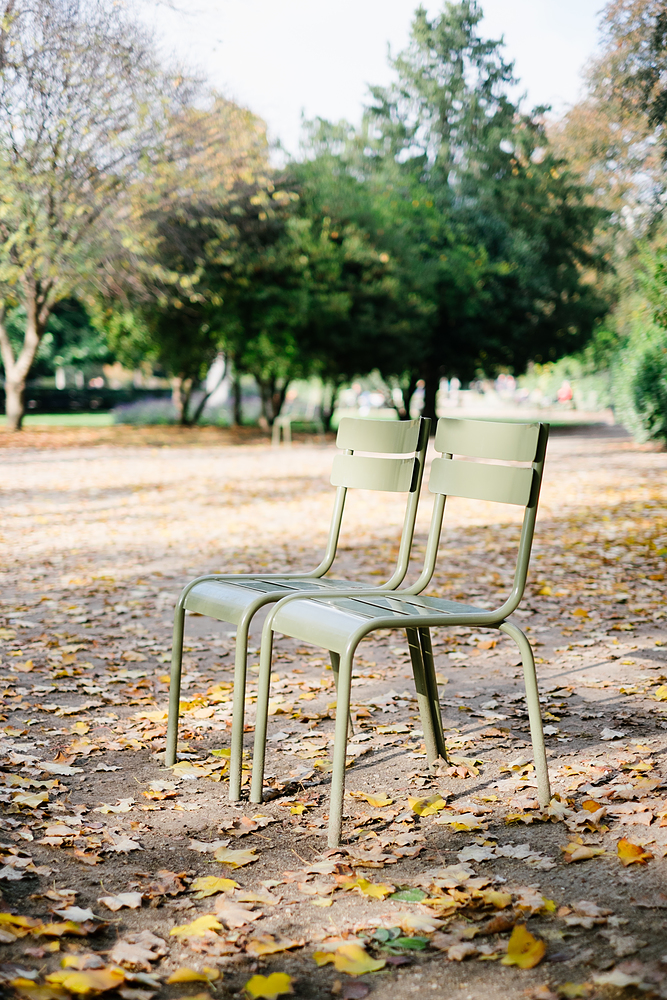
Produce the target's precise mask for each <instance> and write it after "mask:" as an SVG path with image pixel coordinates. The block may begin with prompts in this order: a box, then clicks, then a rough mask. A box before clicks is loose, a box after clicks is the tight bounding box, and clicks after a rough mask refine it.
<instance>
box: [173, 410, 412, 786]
mask: <svg viewBox="0 0 667 1000" xmlns="http://www.w3.org/2000/svg"><path fill="white" fill-rule="evenodd" d="M352 423H355V424H364V425H368V424H371V423H372V424H383V425H385V426H388V425H389V422H388V421H384V420H383V421H379V420H376V421H369V420H367V419H365V418H360V419H358V420H356V419H355V418H344V419H343V420H341V426H340V427H339V432H338V437H337V440H339V439H340V438H341V437H342V439H343V442H344V444H343V454H342V455H341V454H339V455H338V456H336V457H337V458H343V457H344V456H349V455H353V454H354V453H355V450H354V449H353V448H351V447H347V446H346V444H345V442H347V443H350V440H351V437H353V436H354V434H352V435H351V434H350V424H352ZM411 423H412V424H414V423H415V421H411ZM389 426H391V427H392V428H395V427H398V426H399V423H398V422H397V421H392V422H391V425H389ZM403 426H405V425H403ZM430 429H431V421H430V419H429V418H424V417H420V418H418V430H417V438H416V445H415V448H414V452H410V453H409V454H411V455H414V458H415V460H416V462H417V465H416V466H415V468H416V475H414V476H413V482H412V484H411V489H410V490H409V491H405V492H407V494H408V500H407V503H406V510H405V516H404V519H403V528H402V531H401V541H400V544H399V551H398V555H397V559H396V566H395V569H394V572H393V573H392V575H391V576H390V577H389V579H388V580H387V581H386V582H385V583H383V584H381V585H380V586H379V587H373V588H372V591H373V593H375V592H376V591H379V592H382V593H384V592H386V591H393V590H395V589H396V588H397V587H399V586H400V585H401V583H402V582H403V580H404V579H405V575H406V573H407V571H408V566H409V562H410V554H411V550H412V542H413V538H414V529H415V521H416V517H417V508H418V505H419V497H420V491H421V485H422V480H423V475H424V466H425V461H426V450H427V447H428V441H429V434H430ZM364 430H367V431H368V432H370V434H371V436H372V434H373V433H374V432H373V430H372V429H371V428H359V427H358V428H357V431H358V432H359V433H360V434H362V435H363V432H364ZM368 450H369V451H373V450H375V451H379V450H380V449H373V448H369V449H368ZM356 451H357V452H359V451H361V452H363V451H364V447H363V444H362V446H357V448H356ZM399 453H400V452H399V451H398V450H397V452H393V453H392V454H399ZM406 454H407V453H406ZM334 462H335V460H334ZM332 475H333V473H332ZM362 485H363V484H362ZM350 488H352V487H350V486H346V485H338V486H337V487H336V492H335V495H334V504H333V511H332V515H331V523H330V526H329V533H328V537H327V542H326V547H325V551H324V555H323V557H322V559H321V561H320V563H319V564H318V565H317V566H316V567H315V568H314V569H312V570H310V571H306V572H297V573H248V574H227V573H209V574H205V575H204V576H200V577H197V578H196V579H194V580H191V581H190V582H189V583H188V584H187V585H186V586H185V587H184V588H183V590H182V591H181V594H180V596H179V599H178V602H177V604H176V608H175V609H174V627H173V636H172V656H171V676H170V685H169V714H168V721H167V746H166V752H165V764H166V766H167V767H171V766H172V765H173V764H175V763H176V759H177V746H178V719H179V707H180V695H181V675H182V661H183V639H184V633H185V613H186V603H187V599H188V595H189V594H190V591H191V590H192V589H193V588H194V587H196V586H197V584H200V583H203V582H206V581H217V582H220V583H228V584H232V585H234V584H236V585H238V586H240V587H242V586H243V583H244V582H246V583H248V582H250V581H253V580H263V581H270V580H276V581H281V582H284V581H289V582H290V583H292V584H295V583H296V582H297V581H299V580H303V581H308V580H316V579H321V578H322V577H324V575H325V574H326V573H328V571H329V570H330V569H331V567H332V566H333V564H334V561H335V558H336V554H337V549H338V542H339V539H340V532H341V527H342V522H343V514H344V509H345V500H346V497H347V491H348V489H350ZM375 488H378V489H381V487H375ZM401 492H403V491H401ZM332 582H333V581H332ZM342 582H343V583H344V584H347V583H349V588H348V587H347V586H343V587H341V588H340V589H339V591H336V592H343V593H347V592H348V589H349V591H350V592H356V593H358V592H359V591H364V592H366V590H370V589H371V588H370V587H369V586H368V585H367V584H363V583H360V584H359V585H358V587H355V585H354V582H353V581H342ZM284 595H285V588H284V587H281V588H276V590H275V591H269V592H264V593H258V595H257V597H256V598H254V600H252V601H250V602H249V603H248V605H247V607H246V608H245V609H244V611H243V613H242V615H241V618H240V619H239V621H238V622H237V625H236V647H235V657H234V689H233V690H234V693H233V702H232V734H231V751H230V762H229V799H230V801H232V802H236V801H238V800H239V799H240V797H241V781H242V765H243V735H244V728H245V691H246V675H247V662H248V638H249V632H250V627H251V624H252V620H253V618H254V616H255V615H256V614H257V612H258V611H260V610H261V609H262V608H263V607H265V606H266V605H268V604H272V603H275V602H277V601H279V600H280V599H281V598H282V597H284ZM332 668H333V670H334V676H335V678H336V680H337V678H338V661H337V660H335V658H334V657H333V656H332Z"/></svg>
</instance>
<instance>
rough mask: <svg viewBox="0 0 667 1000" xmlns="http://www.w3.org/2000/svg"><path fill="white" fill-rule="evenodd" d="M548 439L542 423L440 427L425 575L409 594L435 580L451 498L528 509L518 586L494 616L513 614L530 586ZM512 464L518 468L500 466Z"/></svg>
mask: <svg viewBox="0 0 667 1000" xmlns="http://www.w3.org/2000/svg"><path fill="white" fill-rule="evenodd" d="M548 436H549V426H548V424H542V423H510V422H504V421H495V420H462V419H455V418H450V417H444V418H442V419H441V420H439V421H438V426H437V428H436V434H435V448H436V451H439V452H440V453H441V455H442V458H434V459H433V463H432V465H431V472H430V475H429V484H428V488H429V491H430V492H431V493H434V494H435V504H434V508H433V516H432V519H431V528H430V531H429V536H428V540H427V544H426V555H425V559H424V569H423V571H422V573H421V576H420V577H419V580H417V582H416V583H415V584H413V586H412V587H410V588H409V591H410V592H411V593H415V594H417V593H421V591H422V590H423V589H424V588H425V587H426V586H427V584H428V582H429V581H430V579H431V576H432V575H433V570H434V568H435V562H436V558H437V552H438V545H439V543H440V534H441V530H442V520H443V515H444V511H445V501H446V498H447V497H448V496H456V497H464V498H466V499H469V500H490V501H495V502H496V503H507V504H515V505H517V506H519V507H523V508H524V518H523V524H522V527H521V537H520V539H519V547H518V552H517V562H516V567H515V571H514V581H513V585H512V591H511V593H510V595H509V597H508V598H507V600H506V601H505V603H504V604H503V605H502V606H501V607H500V608H499V609H497V612H495V614H497V616H498V617H499V619H500V620H502V619H504V618H506V617H507V615H509V614H511V613H512V611H514V610H515V608H516V607H517V606H518V604H519V601H520V600H521V598H522V596H523V591H524V588H525V585H526V576H527V573H528V563H529V560H530V549H531V546H532V542H533V533H534V530H535V518H536V515H537V502H538V499H539V493H540V485H541V482H542V472H543V469H544V455H545V451H546V446H547V439H548ZM455 456H456V457H455ZM471 459H476V460H477V461H471ZM508 462H511V463H514V464H512V465H507V464H501V463H508ZM490 614H494V613H490Z"/></svg>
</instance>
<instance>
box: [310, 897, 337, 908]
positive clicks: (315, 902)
mask: <svg viewBox="0 0 667 1000" xmlns="http://www.w3.org/2000/svg"><path fill="white" fill-rule="evenodd" d="M310 902H311V905H312V906H323V907H325V906H333V899H332V898H331V896H313V898H312V899H311V901H310Z"/></svg>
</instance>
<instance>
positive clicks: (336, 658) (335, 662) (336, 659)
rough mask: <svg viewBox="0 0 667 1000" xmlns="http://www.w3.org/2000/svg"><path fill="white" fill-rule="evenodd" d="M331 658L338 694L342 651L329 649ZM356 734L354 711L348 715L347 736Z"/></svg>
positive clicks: (350, 736) (349, 738)
mask: <svg viewBox="0 0 667 1000" xmlns="http://www.w3.org/2000/svg"><path fill="white" fill-rule="evenodd" d="M329 658H330V659H331V672H332V673H333V679H334V685H335V688H336V695H338V675H339V673H340V653H336V652H334V650H333V649H330V650H329ZM353 736H354V725H353V723H352V712H350V713H349V715H348V720H347V738H348V740H351V739H352V737H353Z"/></svg>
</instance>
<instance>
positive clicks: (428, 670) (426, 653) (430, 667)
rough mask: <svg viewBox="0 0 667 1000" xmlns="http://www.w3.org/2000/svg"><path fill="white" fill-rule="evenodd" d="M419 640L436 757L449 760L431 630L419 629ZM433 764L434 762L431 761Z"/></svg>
mask: <svg viewBox="0 0 667 1000" xmlns="http://www.w3.org/2000/svg"><path fill="white" fill-rule="evenodd" d="M419 639H420V642H421V647H422V655H423V658H424V678H425V681H426V693H427V697H428V702H429V705H430V706H431V719H432V720H433V731H434V733H435V749H436V757H441V758H442V760H447V746H446V744H445V731H444V729H443V727H442V713H441V711H440V695H439V694H438V681H437V680H436V676H435V662H434V660H433V646H432V645H431V630H430V629H428V628H420V629H419ZM429 763H432V761H429Z"/></svg>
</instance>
